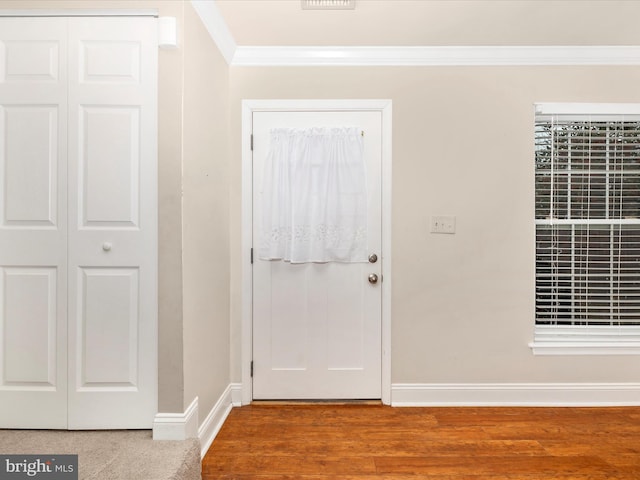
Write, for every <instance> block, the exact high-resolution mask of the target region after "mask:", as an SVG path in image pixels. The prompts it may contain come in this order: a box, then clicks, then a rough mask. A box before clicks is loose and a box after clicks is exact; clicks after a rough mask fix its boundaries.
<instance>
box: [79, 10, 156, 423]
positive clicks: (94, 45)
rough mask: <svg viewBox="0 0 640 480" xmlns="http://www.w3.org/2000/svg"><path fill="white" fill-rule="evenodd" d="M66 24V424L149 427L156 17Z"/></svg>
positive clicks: (152, 356)
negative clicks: (67, 66) (67, 149)
mask: <svg viewBox="0 0 640 480" xmlns="http://www.w3.org/2000/svg"><path fill="white" fill-rule="evenodd" d="M69 24H70V35H69V51H70V55H69V197H68V198H69V363H70V368H69V428H73V429H78V428H150V427H151V426H152V422H153V416H154V414H155V412H156V411H157V369H156V365H157V331H156V324H157V280H156V278H157V267H156V265H157V213H156V212H157V207H156V204H157V187H156V186H157V172H156V157H157V152H156V149H157V147H156V145H157V134H156V117H157V112H156V108H157V107H156V104H157V89H156V80H155V79H156V72H157V40H156V39H157V31H156V28H157V27H156V20H155V19H153V18H79V19H71V20H70V23H69Z"/></svg>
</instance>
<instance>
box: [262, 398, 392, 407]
mask: <svg viewBox="0 0 640 480" xmlns="http://www.w3.org/2000/svg"><path fill="white" fill-rule="evenodd" d="M251 405H274V406H275V405H382V400H357V399H356V400H342V399H328V400H324V399H318V400H313V399H312V400H309V399H304V400H252V401H251Z"/></svg>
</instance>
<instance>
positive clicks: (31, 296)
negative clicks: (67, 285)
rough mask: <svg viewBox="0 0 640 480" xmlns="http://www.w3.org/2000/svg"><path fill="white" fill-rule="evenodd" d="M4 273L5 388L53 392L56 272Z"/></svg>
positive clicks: (18, 270) (22, 270)
mask: <svg viewBox="0 0 640 480" xmlns="http://www.w3.org/2000/svg"><path fill="white" fill-rule="evenodd" d="M1 270H2V277H1V280H0V286H1V287H0V292H1V294H0V305H2V306H3V315H2V319H3V322H2V332H3V347H4V348H3V349H2V354H3V355H2V368H1V369H0V376H2V385H4V386H10V387H30V388H36V389H38V388H40V389H42V388H44V389H46V390H51V389H52V388H55V386H56V376H57V365H56V351H57V345H56V343H57V339H56V324H57V319H56V316H57V308H56V300H57V299H56V292H57V290H58V285H56V277H57V275H56V273H57V272H56V269H55V268H53V267H49V268H42V267H4V268H2V269H1Z"/></svg>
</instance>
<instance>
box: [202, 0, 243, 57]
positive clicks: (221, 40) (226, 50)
mask: <svg viewBox="0 0 640 480" xmlns="http://www.w3.org/2000/svg"><path fill="white" fill-rule="evenodd" d="M191 5H193V8H194V9H195V11H196V13H197V14H198V16H199V17H200V19H201V20H202V23H203V24H204V26H205V28H206V29H207V31H208V32H209V35H210V36H211V38H212V39H213V41H214V42H215V44H216V45H217V46H218V50H220V53H221V54H222V56H223V57H224V59H225V60H226V61H227V64H229V65H231V64H232V63H233V57H234V54H235V52H236V49H237V45H236V41H235V39H234V38H233V35H232V34H231V31H230V30H229V27H227V24H226V22H225V21H224V18H223V17H222V14H221V13H220V10H218V6H217V5H216V3H215V2H214V1H211V0H191Z"/></svg>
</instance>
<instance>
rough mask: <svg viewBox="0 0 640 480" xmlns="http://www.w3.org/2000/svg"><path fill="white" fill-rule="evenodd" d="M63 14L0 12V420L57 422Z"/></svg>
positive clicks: (61, 394)
mask: <svg viewBox="0 0 640 480" xmlns="http://www.w3.org/2000/svg"><path fill="white" fill-rule="evenodd" d="M66 38H67V33H66V20H64V19H50V18H49V19H44V18H33V19H31V20H30V21H29V22H18V21H16V19H13V18H0V426H2V427H3V428H36V427H37V428H66V426H67V383H66V380H67V374H66V368H67V361H66V359H67V357H66V355H67V323H66V318H67V299H66V281H67V258H66V254H67V244H66V236H67V224H66V210H67V202H66V184H67V177H66V174H67V152H66V145H67V143H66V136H67V131H66V117H67V70H66V54H67V41H66Z"/></svg>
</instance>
